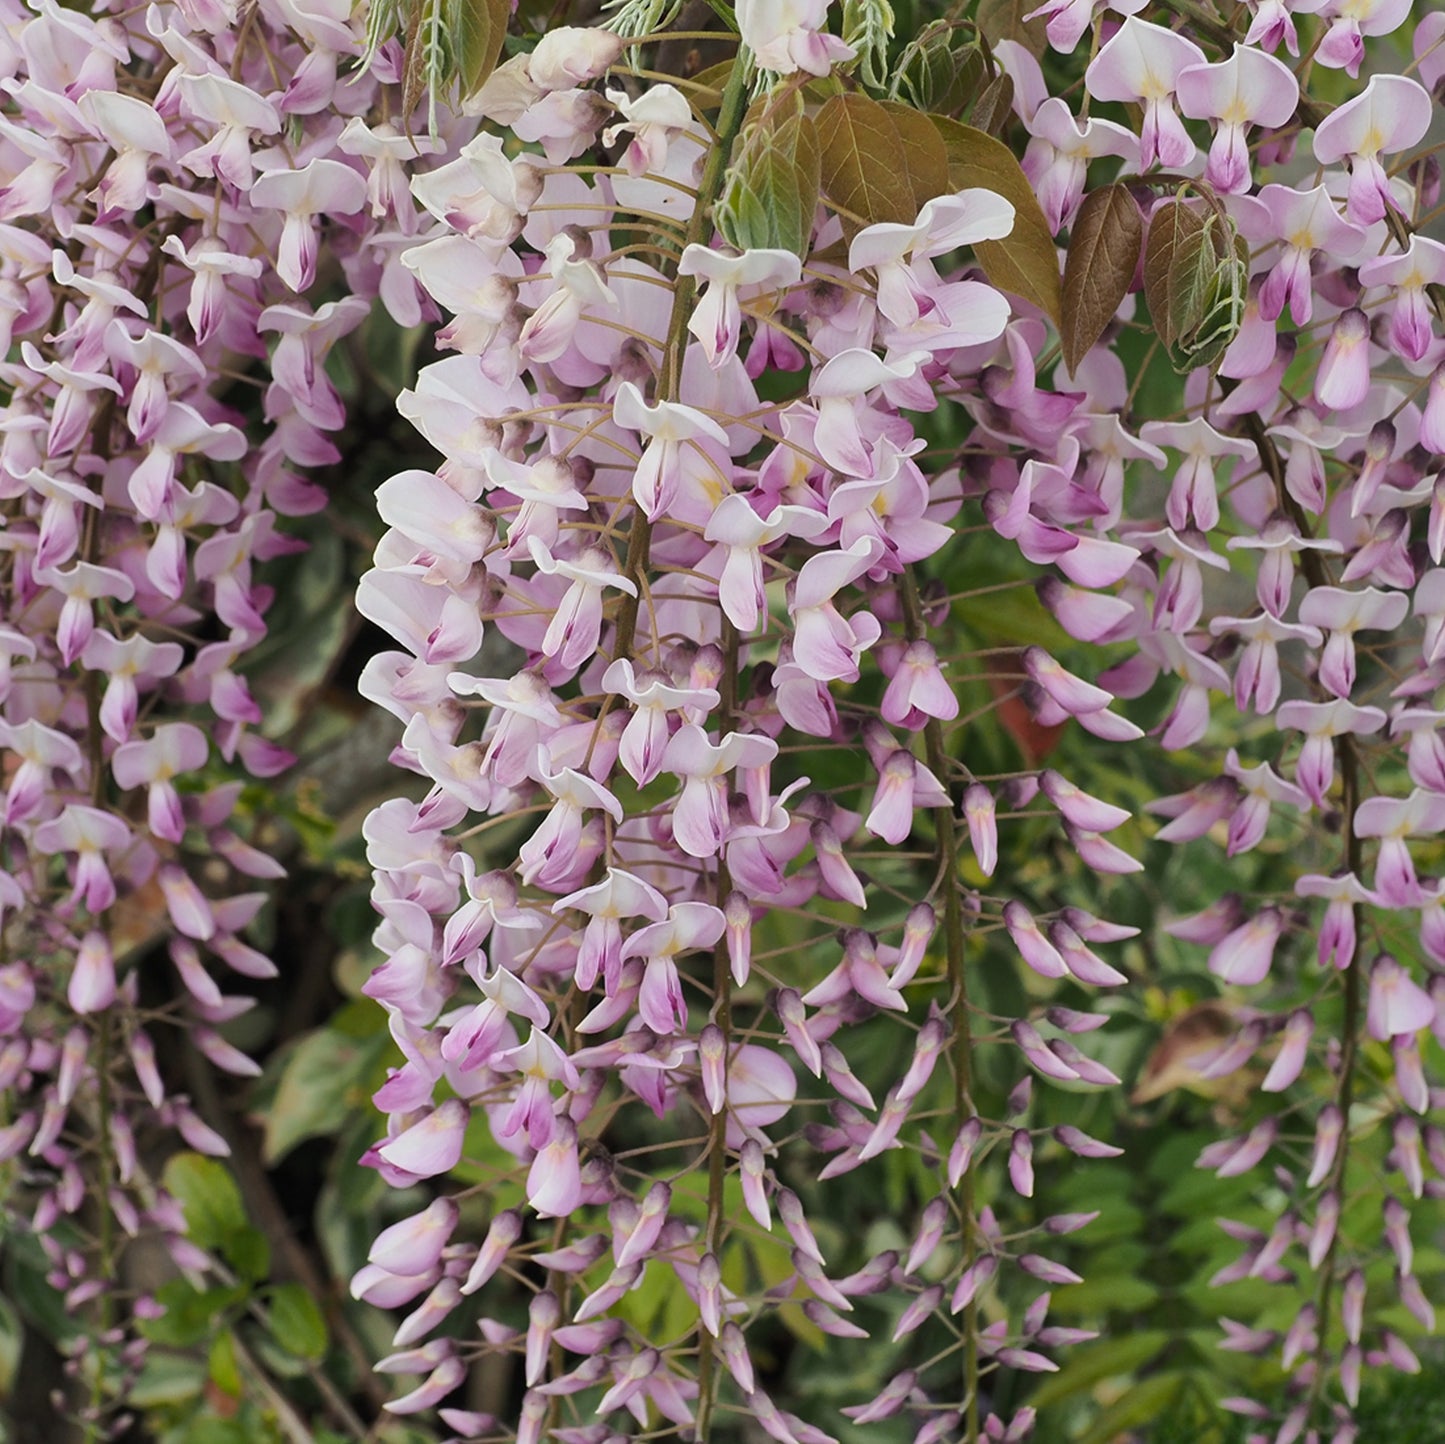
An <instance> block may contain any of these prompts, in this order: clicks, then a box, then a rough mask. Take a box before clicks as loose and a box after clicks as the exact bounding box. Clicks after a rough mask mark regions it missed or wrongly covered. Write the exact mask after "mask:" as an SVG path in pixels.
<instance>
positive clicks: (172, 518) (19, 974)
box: [0, 0, 426, 1440]
mask: <svg viewBox="0 0 1445 1444" xmlns="http://www.w3.org/2000/svg"><path fill="white" fill-rule="evenodd" d="M223 11H224V7H218V8H213V7H207V6H195V7H192V6H185V7H181V8H176V7H151V8H149V9H148V8H146V7H139V8H137V9H134V10H130V11H127V12H125V13H121V12H118V11H111V10H110V9H109V8H108V7H103V6H101V7H96V9H95V11H94V13H89V12H88V10H87V8H86V7H80V8H67V7H62V6H56V5H53V4H50V3H46V0H38V3H36V4H35V5H33V6H29V7H26V6H24V5H20V4H15V5H9V6H7V7H6V9H5V14H4V22H3V23H4V30H5V39H6V44H5V47H4V50H5V59H4V62H3V66H4V75H5V88H6V96H7V98H6V101H5V106H4V111H5V114H4V122H3V128H4V134H5V141H4V151H5V156H4V160H3V162H0V216H3V219H0V257H3V260H0V296H3V302H0V309H3V314H4V323H3V326H4V335H5V338H6V353H7V359H6V360H5V361H4V382H5V391H4V398H5V399H4V406H3V421H0V436H3V439H0V506H3V520H0V528H3V530H0V535H3V539H4V545H3V561H0V589H3V603H0V613H3V617H4V622H3V625H0V653H3V663H0V748H3V755H4V767H3V788H4V798H3V803H0V820H3V826H4V831H5V836H4V860H3V864H0V866H3V871H0V914H3V921H0V925H3V928H4V935H3V949H4V967H3V972H4V975H5V994H6V1005H5V1008H4V1026H3V1035H4V1036H3V1051H4V1055H5V1059H6V1062H5V1064H4V1065H3V1069H0V1072H3V1087H4V1090H5V1110H6V1117H7V1119H8V1120H10V1122H9V1125H8V1127H7V1130H6V1141H5V1144H4V1152H5V1159H6V1162H7V1165H9V1167H10V1180H11V1181H8V1182H7V1191H6V1196H5V1199H4V1206H5V1209H6V1230H7V1233H9V1232H11V1231H12V1229H21V1230H26V1229H28V1230H29V1231H31V1232H33V1233H34V1235H35V1236H36V1238H37V1240H38V1242H39V1245H40V1247H41V1248H42V1249H43V1256H44V1259H45V1267H46V1270H47V1279H48V1282H49V1284H50V1286H51V1287H53V1288H54V1289H55V1290H56V1291H57V1293H58V1294H60V1295H61V1296H62V1299H63V1302H64V1306H65V1310H66V1312H67V1313H69V1314H70V1315H71V1317H72V1319H73V1320H74V1321H75V1322H76V1323H77V1324H78V1325H79V1326H81V1328H82V1332H81V1333H80V1335H79V1336H78V1337H79V1339H80V1341H81V1346H80V1347H78V1348H77V1350H76V1352H75V1355H74V1357H73V1358H72V1359H71V1360H70V1361H69V1365H68V1367H69V1369H70V1371H71V1373H72V1374H73V1375H74V1376H76V1380H75V1388H74V1391H73V1392H72V1391H71V1390H69V1389H67V1391H66V1396H65V1398H64V1399H62V1400H61V1401H60V1403H59V1405H58V1408H59V1409H60V1411H61V1412H62V1413H71V1412H74V1413H75V1414H77V1415H78V1416H79V1419H80V1422H81V1423H82V1424H83V1425H84V1427H85V1430H86V1437H87V1438H88V1439H93V1440H99V1439H103V1438H109V1437H112V1435H113V1433H114V1432H115V1431H117V1430H124V1429H125V1428H126V1427H127V1425H126V1419H127V1417H128V1416H127V1415H126V1414H125V1413H124V1412H122V1410H123V1405H124V1403H125V1394H126V1392H127V1390H128V1388H129V1386H130V1384H131V1383H132V1382H133V1381H134V1379H135V1377H136V1375H137V1372H138V1371H139V1370H140V1368H141V1367H142V1365H143V1364H144V1362H145V1340H144V1339H143V1338H139V1337H137V1333H136V1330H137V1327H138V1326H142V1327H143V1326H144V1323H145V1321H146V1320H148V1319H152V1318H154V1317H155V1316H156V1315H157V1314H158V1313H159V1312H160V1306H159V1305H158V1304H157V1303H156V1301H155V1300H154V1299H153V1298H150V1297H148V1296H145V1295H141V1296H139V1297H137V1296H136V1294H135V1291H134V1284H133V1282H132V1280H133V1278H134V1275H133V1273H132V1272H131V1270H130V1269H129V1267H128V1266H127V1265H125V1264H123V1263H122V1260H121V1254H122V1253H123V1251H124V1249H125V1247H126V1240H127V1239H128V1238H129V1237H135V1236H142V1235H143V1236H148V1237H151V1238H155V1239H159V1240H161V1241H162V1243H163V1245H164V1246H165V1247H166V1248H167V1249H168V1250H169V1252H170V1254H171V1256H172V1257H173V1259H174V1260H175V1262H176V1265H177V1267H180V1268H192V1269H196V1268H201V1269H204V1268H206V1267H209V1261H208V1259H207V1257H206V1255H205V1254H204V1253H202V1251H201V1250H200V1249H199V1248H197V1247H196V1246H195V1244H194V1243H192V1242H190V1241H188V1240H186V1239H185V1238H184V1233H185V1222H184V1218H183V1216H182V1213H181V1209H180V1207H179V1205H178V1204H177V1202H176V1200H174V1199H172V1198H170V1197H169V1196H168V1195H167V1194H166V1193H165V1191H164V1190H163V1189H161V1188H159V1187H158V1186H157V1184H156V1181H155V1179H154V1178H153V1177H151V1173H150V1170H151V1169H152V1168H153V1167H155V1166H156V1164H157V1160H158V1159H163V1158H164V1156H165V1149H166V1148H167V1147H168V1146H169V1147H172V1148H174V1147H176V1146H183V1147H185V1148H188V1149H193V1150H199V1151H201V1152H203V1153H220V1154H223V1153H225V1152H226V1151H227V1144H226V1142H225V1140H224V1138H223V1137H222V1136H221V1135H220V1134H219V1133H218V1132H217V1131H216V1130H215V1129H214V1128H213V1127H212V1126H211V1124H210V1123H209V1122H207V1121H206V1119H205V1118H203V1116H202V1112H203V1109H202V1107H201V1105H200V1104H196V1105H193V1104H192V1102H191V1100H190V1099H189V1098H188V1097H187V1096H186V1095H185V1094H183V1093H179V1092H177V1091H176V1090H175V1087H174V1082H173V1080H172V1078H171V1077H170V1076H169V1074H170V1072H171V1070H172V1065H170V1064H168V1065H166V1066H165V1067H164V1068H163V1067H162V1065H161V1064H160V1063H159V1062H158V1056H159V1054H160V1050H159V1049H158V1048H157V1045H156V1041H155V1040H154V1038H153V1034H154V1035H156V1036H157V1037H158V1036H159V1035H160V1034H162V1033H171V1032H172V1031H174V1033H175V1036H176V1037H177V1038H178V1039H183V1040H185V1039H188V1040H189V1042H187V1043H185V1044H184V1046H185V1047H186V1048H189V1049H192V1050H193V1051H194V1054H195V1061H196V1063H197V1064H198V1066H200V1067H201V1068H203V1069H204V1068H208V1067H214V1068H216V1069H219V1070H220V1071H221V1072H222V1073H224V1074H229V1075H233V1076H235V1077H238V1078H242V1079H244V1078H248V1077H251V1076H253V1075H254V1074H255V1073H257V1072H258V1071H259V1069H258V1067H257V1065H256V1064H255V1063H254V1062H253V1061H252V1060H251V1059H249V1058H247V1057H246V1056H245V1055H244V1054H243V1053H242V1052H241V1050H240V1049H238V1048H236V1047H235V1046H234V1045H233V1044H232V1043H231V1042H230V1041H228V1039H227V1038H226V1037H225V1036H224V1032H223V1030H224V1029H225V1028H226V1025H228V1024H229V1023H230V1022H231V1021H232V1020H234V1019H235V1018H237V1017H239V1016H240V1015H241V1014H243V1013H244V1012H245V1011H246V1010H247V1009H248V1008H250V1007H251V1006H252V1005H253V1002H254V999H253V998H251V997H250V996H248V990H247V988H246V986H245V985H244V982H243V986H242V987H241V988H239V989H237V988H236V986H235V983H234V979H233V976H232V975H233V974H240V975H242V976H243V980H251V979H257V980H259V979H266V978H269V977H271V976H273V975H274V974H275V972H276V969H275V967H274V965H273V964H272V962H271V961H270V960H269V959H268V958H267V957H266V956H265V955H264V954H262V953H261V952H260V951H258V950H257V949H256V948H255V947H253V946H252V945H251V944H250V943H249V942H248V941H246V939H245V936H244V935H245V933H246V932H247V930H248V928H249V925H250V923H251V921H252V919H253V918H254V917H255V916H256V914H257V913H258V911H259V910H260V908H261V906H262V905H263V904H264V902H265V901H266V894H265V893H264V892H261V891H257V890H256V888H255V885H256V883H262V884H265V883H268V882H270V881H273V880H274V879H276V878H278V877H279V876H281V875H282V873H283V869H282V868H281V867H280V865H279V864H278V863H277V862H275V861H274V860H273V859H272V858H271V857H269V856H267V855H266V853H265V852H263V851H262V850H261V849H260V848H258V847H256V846H254V845H253V843H252V841H251V840H250V838H249V836H248V833H249V831H250V823H249V821H248V820H247V817H246V812H247V810H248V809H243V808H241V807H239V806H238V803H239V802H240V800H241V797H242V792H243V783H244V782H245V780H246V779H247V778H252V779H269V778H274V777H276V776H277V775H278V774H280V773H282V772H284V771H286V769H287V768H288V767H289V766H290V764H291V762H292V760H293V759H292V757H291V755H290V754H289V753H288V752H287V751H285V750H284V749H283V748H282V747H281V746H279V745H278V744H277V743H276V742H275V741H273V740H272V739H271V737H270V736H269V735H268V734H267V730H266V721H265V719H264V718H263V716H262V712H261V709H260V707H259V706H258V704H257V702H256V701H255V699H254V698H253V696H252V695H251V692H250V688H249V686H248V683H247V681H246V678H245V673H244V668H245V665H246V662H247V660H248V658H249V656H250V654H252V653H253V652H254V650H255V649H256V648H257V647H258V646H259V645H260V644H261V643H262V642H263V641H264V640H265V639H266V635H267V622H266V612H267V609H268V607H269V604H270V600H271V588H270V587H269V586H268V585H266V584H264V583H263V582H262V581H261V580H260V578H259V577H258V575H257V571H256V568H257V566H258V565H259V564H261V563H264V562H265V561H267V560H268V559H270V558H273V557H276V556H279V555H281V554H283V553H285V552H287V551H289V550H293V549H294V548H295V546H296V543H294V542H293V541H291V540H290V539H288V538H286V537H285V536H284V535H283V534H282V531H281V530H280V529H278V525H277V523H278V519H279V518H286V517H301V516H305V515H307V514H309V513H314V512H316V511H318V510H319V509H321V508H322V507H324V506H325V505H326V504H327V499H328V498H327V494H326V492H325V491H324V490H323V489H322V488H320V487H319V486H317V485H316V484H315V483H314V482H313V481H311V480H309V479H308V478H307V476H306V472H307V470H308V469H310V468H317V467H324V466H327V465H329V464H331V463H332V462H334V461H335V460H337V459H338V458H339V455H340V452H339V450H338V449H337V447H336V444H335V442H334V440H333V437H332V433H334V432H336V431H338V430H339V429H340V428H341V426H342V424H343V422H344V420H345V415H344V408H343V407H342V405H341V402H340V399H339V397H338V395H337V393H336V391H335V389H334V387H333V386H332V384H331V382H330V381H329V380H328V379H327V377H326V373H325V360H326V356H327V352H328V351H329V350H330V348H331V347H332V346H334V345H335V343H336V342H337V341H338V340H339V339H340V338H341V337H342V336H344V335H345V334H346V333H347V332H348V331H350V330H351V329H353V328H354V327H355V326H357V325H358V324H359V323H360V322H361V320H362V319H363V318H364V317H365V316H366V315H367V314H368V312H369V310H370V305H371V299H372V298H373V297H375V296H376V295H377V294H378V291H383V292H386V294H387V296H388V298H389V302H388V303H389V304H390V305H391V306H392V307H393V310H394V313H395V314H396V318H397V320H398V322H400V323H402V324H413V323H415V322H417V321H419V320H420V319H421V316H422V313H423V308H424V305H425V304H426V303H424V302H423V300H422V298H421V296H420V293H419V292H418V291H417V290H416V287H415V285H414V284H413V283H412V282H411V281H410V279H409V278H408V277H407V276H406V275H405V273H401V276H400V279H401V284H400V285H398V284H396V283H395V280H394V279H392V278H388V279H387V281H385V282H383V281H382V274H383V258H384V256H385V255H386V254H387V250H386V246H387V241H386V236H387V230H388V228H389V227H400V228H401V229H403V230H405V229H408V228H412V229H414V222H415V217H416V215H417V214H418V207H417V204H416V202H415V201H414V200H413V199H412V198H411V196H410V193H409V191H408V190H407V189H406V188H405V187H404V186H403V187H402V188H401V189H400V190H399V191H398V190H396V189H395V188H393V189H392V190H390V191H388V192H387V194H388V195H389V196H390V197H391V200H390V202H389V205H390V207H391V209H390V210H389V211H388V212H387V214H386V216H385V217H383V216H382V214H381V213H380V212H379V211H378V210H376V209H375V208H374V207H373V208H368V204H367V197H368V181H369V179H370V178H371V177H372V176H373V174H374V169H375V165H376V162H375V161H374V160H370V159H366V158H362V157H363V152H364V148H363V149H362V150H351V151H348V150H346V148H345V147H342V148H341V149H340V150H338V138H339V136H340V133H341V131H342V128H343V126H345V125H346V124H347V122H348V120H350V124H351V126H352V129H351V131H350V135H351V136H352V137H353V138H354V137H355V136H356V135H357V134H358V131H357V129H356V128H357V127H360V130H361V131H363V132H364V131H365V130H366V128H367V127H366V125H365V122H364V121H363V120H362V119H361V116H362V115H364V114H365V113H367V112H368V111H369V110H370V108H371V107H372V106H373V105H375V104H377V103H378V102H379V101H380V99H381V97H382V96H383V95H384V93H385V92H386V91H387V89H388V87H389V85H390V83H391V82H392V81H394V80H395V78H396V76H395V63H396V61H397V59H398V56H397V55H396V53H395V49H394V47H388V52H387V54H386V55H385V56H382V57H378V63H377V65H376V66H375V67H374V68H373V70H372V72H371V73H370V74H369V75H367V76H355V77H352V78H351V79H350V80H349V81H348V82H347V84H346V85H343V83H342V81H341V80H340V79H339V77H338V76H337V73H336V63H337V61H338V58H341V59H342V60H343V61H344V63H345V64H346V65H347V66H348V67H350V66H352V65H354V63H355V61H356V60H357V59H359V58H360V56H361V55H362V52H363V49H364V35H363V33H362V31H361V29H360V28H355V27H353V25H352V23H351V22H350V21H349V20H348V19H346V18H345V17H342V18H340V19H335V20H323V19H322V17H321V16H320V15H319V14H318V15H314V16H310V17H309V18H308V17H305V16H302V15H301V13H300V12H296V11H294V10H293V9H291V8H290V7H284V6H274V7H266V9H265V11H264V13H262V12H261V11H256V12H255V13H254V14H252V15H251V16H250V17H249V18H248V19H247V21H246V23H245V24H244V25H239V24H238V25H233V24H232V23H231V20H233V19H234V18H235V17H234V15H231V16H230V18H227V17H226V15H225V14H224V13H223ZM323 41H324V44H325V46H326V50H325V53H324V54H323V51H322V50H321V49H319V48H317V47H318V46H320V45H321V44H322V43H323ZM328 56H329V61H328V59H327V57H328ZM287 75H294V76H295V77H296V80H295V82H294V83H293V84H291V85H287V84H286V83H285V81H284V79H280V80H278V77H285V76H287ZM303 77H305V79H304V83H303ZM388 77H389V78H388ZM301 156H304V157H305V160H304V163H299V164H293V161H295V160H296V159H297V158H298V157H301ZM323 268H324V269H325V271H326V272H327V278H326V284H327V285H328V286H334V278H335V277H339V276H340V274H341V273H342V271H343V270H344V271H345V273H346V274H347V277H348V285H349V287H350V290H351V294H350V295H348V296H346V297H345V298H344V299H342V300H338V301H329V300H324V299H323V298H322V296H321V294H320V293H319V283H317V277H318V276H319V275H320V273H321V271H322V270H323ZM238 377H241V378H242V379H241V380H240V381H238V380H237V379H236V378H238ZM125 910H129V912H130V913H131V914H132V921H130V922H129V923H127V922H126V921H125ZM137 916H138V917H143V918H144V920H145V921H144V927H143V928H142V929H141V931H140V932H139V933H138V932H137V929H136V924H135V922H134V917H137ZM167 953H168V954H169V960H170V963H171V964H173V965H174V973H173V974H172V972H171V969H170V968H169V967H167V965H166V963H165V961H164V959H165V955H166V954H167ZM142 975H145V977H146V979H147V981H146V982H145V985H144V988H142V982H141V979H142ZM152 975H153V978H152ZM177 978H178V979H179V983H180V987H179V990H177V989H176V987H175V980H176V979H177ZM223 989H224V991H223ZM176 993H178V996H174V997H173V996H172V995H173V994H176ZM143 994H144V997H145V1002H144V1004H142V1001H141V1000H142V995H143ZM176 1024H179V1025H181V1026H180V1027H174V1025H176ZM182 1046H183V1045H182V1043H180V1042H178V1043H177V1044H176V1045H175V1047H172V1048H168V1049H167V1050H166V1056H168V1057H175V1056H179V1050H180V1049H181V1048H182ZM138 1138H143V1139H152V1140H153V1141H152V1142H150V1143H148V1144H147V1147H146V1148H145V1150H144V1151H142V1150H140V1149H138V1146H137V1139H138ZM167 1139H169V1140H170V1142H169V1144H167V1143H166V1142H165V1141H163V1140H167ZM16 1180H18V1181H16ZM87 1199H91V1200H94V1202H95V1208H96V1209H99V1210H104V1211H106V1212H107V1213H108V1214H113V1215H114V1218H115V1219H116V1220H117V1221H118V1222H119V1224H120V1227H119V1228H111V1227H104V1228H102V1229H101V1230H100V1232H99V1233H97V1232H96V1230H95V1228H94V1227H93V1225H92V1224H91V1223H90V1222H88V1221H87V1220H88V1219H89V1217H90V1211H89V1206H88V1204H87ZM87 1330H88V1332H87ZM61 1427H62V1426H61V1425H60V1423H59V1422H57V1424H56V1428H57V1429H59V1428H61Z"/></svg>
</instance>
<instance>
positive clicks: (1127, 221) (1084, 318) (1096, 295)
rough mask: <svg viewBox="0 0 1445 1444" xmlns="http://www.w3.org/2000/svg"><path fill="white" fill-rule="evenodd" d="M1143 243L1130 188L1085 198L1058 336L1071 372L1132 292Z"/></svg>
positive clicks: (1114, 187)
mask: <svg viewBox="0 0 1445 1444" xmlns="http://www.w3.org/2000/svg"><path fill="white" fill-rule="evenodd" d="M1143 244H1144V220H1143V217H1142V216H1140V214H1139V207H1138V206H1137V205H1135V204H1134V197H1133V196H1131V195H1130V194H1129V190H1128V187H1127V186H1122V185H1111V186H1105V187H1104V188H1103V189H1102V190H1097V191H1093V192H1092V193H1090V194H1089V195H1087V196H1086V197H1085V198H1084V203H1083V205H1081V206H1080V207H1079V214H1078V216H1077V217H1076V218H1075V220H1074V225H1073V232H1072V234H1071V236H1070V238H1069V254H1068V259H1067V260H1066V261H1065V262H1064V319H1063V325H1062V326H1060V328H1059V334H1060V336H1061V337H1062V339H1063V343H1064V364H1065V365H1066V366H1067V367H1068V368H1069V370H1070V371H1073V370H1074V369H1075V368H1076V367H1077V366H1078V364H1079V362H1080V360H1081V359H1082V358H1083V356H1084V353H1085V352H1087V351H1088V349H1089V348H1090V347H1091V346H1092V345H1093V344H1094V342H1095V341H1097V340H1098V339H1099V337H1100V336H1101V335H1103V333H1104V327H1105V326H1107V325H1108V324H1109V322H1110V321H1111V320H1113V318H1114V313H1115V312H1116V311H1117V310H1118V309H1119V303H1120V302H1121V301H1122V300H1123V299H1124V297H1125V296H1126V295H1127V294H1128V291H1129V284H1130V282H1131V281H1133V279H1134V272H1135V271H1136V270H1137V269H1138V266H1139V250H1140V247H1141V246H1142V245H1143Z"/></svg>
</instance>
